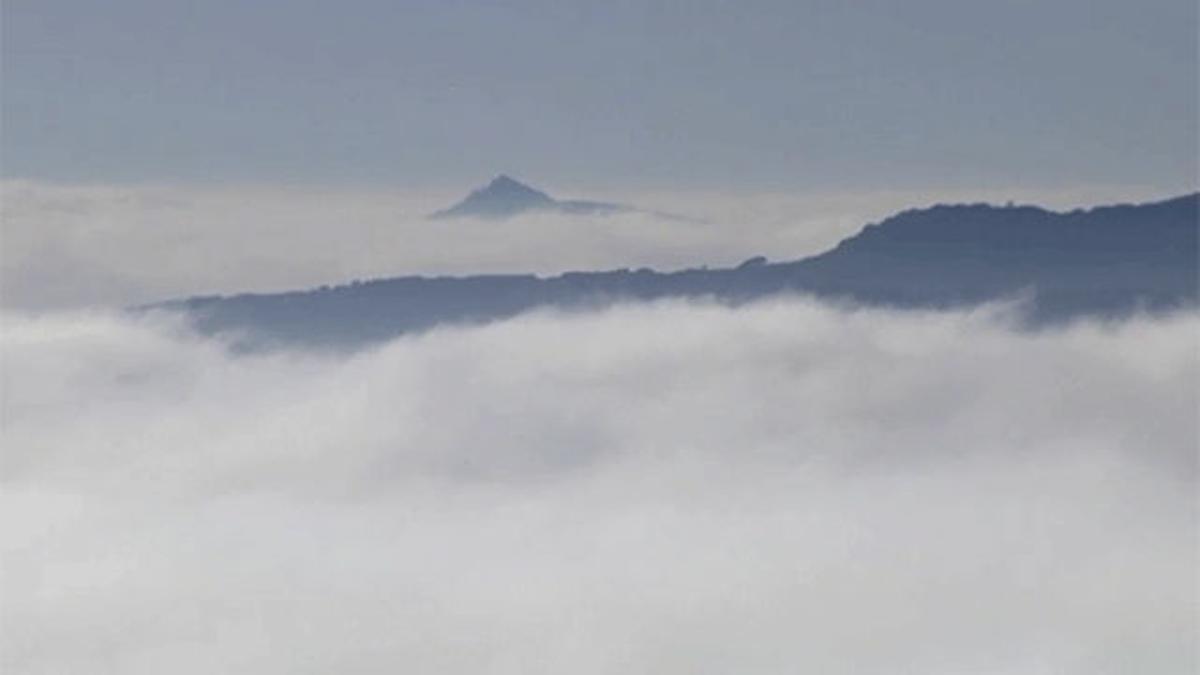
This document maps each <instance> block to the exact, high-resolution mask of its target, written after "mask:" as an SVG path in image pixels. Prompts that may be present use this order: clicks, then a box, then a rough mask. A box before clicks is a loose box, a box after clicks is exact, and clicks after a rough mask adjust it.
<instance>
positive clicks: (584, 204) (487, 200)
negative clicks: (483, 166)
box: [429, 174, 634, 220]
mask: <svg viewBox="0 0 1200 675" xmlns="http://www.w3.org/2000/svg"><path fill="white" fill-rule="evenodd" d="M633 210H634V209H631V208H630V207H628V206H623V205H621V204H609V203H607V202H589V201H584V200H581V199H566V200H559V199H555V198H553V197H551V196H550V195H548V194H546V193H545V192H542V191H541V190H538V189H537V188H532V187H530V186H528V185H526V184H524V183H522V182H521V181H519V180H516V179H514V178H511V177H509V176H507V175H505V174H500V175H499V176H496V177H495V178H493V179H492V182H490V183H488V184H487V185H485V186H484V187H481V188H479V189H478V190H474V191H473V192H471V194H469V195H467V197H466V199H464V200H462V201H461V202H459V203H457V204H455V205H454V206H451V207H450V208H448V209H445V210H442V211H438V212H437V213H434V214H431V215H430V216H429V217H430V218H439V219H440V218H487V219H491V220H500V219H503V218H509V217H512V216H516V215H519V214H522V213H526V212H529V211H556V212H558V213H569V214H572V215H584V216H586V215H606V214H612V213H627V212H629V211H633Z"/></svg>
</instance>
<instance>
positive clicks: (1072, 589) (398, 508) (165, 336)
mask: <svg viewBox="0 0 1200 675" xmlns="http://www.w3.org/2000/svg"><path fill="white" fill-rule="evenodd" d="M1006 311H1007V310H1006V309H1005V308H988V309H984V310H980V311H977V312H960V313H948V314H933V313H891V312H886V311H851V310H846V309H835V308H831V307H828V306H824V305H821V304H817V303H814V302H810V301H807V300H804V299H792V300H786V301H783V300H781V301H775V302H766V303H760V304H756V305H752V306H748V307H744V308H741V309H729V308H725V307H720V306H716V305H708V304H697V303H660V304H654V305H643V306H628V307H618V308H614V309H610V310H606V311H599V312H593V313H579V314H555V313H539V314H532V315H526V316H522V317H518V318H516V319H513V320H509V321H505V322H502V323H496V324H492V325H488V326H483V327H472V328H446V329H441V330H436V331H433V332H431V333H428V334H425V335H420V336H414V337H405V338H402V339H398V340H395V341H394V342H391V343H389V344H387V345H384V346H382V347H379V348H377V349H373V350H370V351H365V352H360V353H358V354H355V355H352V356H342V357H333V356H328V355H325V356H315V355H306V354H300V353H271V354H260V355H252V356H246V355H240V356H239V355H233V354H231V353H230V352H228V351H227V350H225V349H224V348H223V347H222V345H220V344H218V343H216V342H213V341H210V340H206V339H202V338H199V337H197V336H193V335H189V334H188V333H187V332H186V331H185V330H183V329H182V328H180V327H179V325H177V324H174V323H171V322H170V321H168V320H164V319H162V318H159V319H155V320H147V321H143V322H135V321H130V320H127V319H122V318H118V317H116V316H113V315H106V314H51V315H41V316H37V317H31V316H22V315H15V314H8V315H6V316H5V318H4V327H3V342H2V352H0V353H2V356H3V364H2V365H3V401H2V406H3V409H2V412H3V447H4V450H3V455H2V457H3V491H2V493H0V514H3V515H2V517H3V534H2V544H3V561H2V562H3V567H2V569H3V577H2V590H3V602H2V612H3V627H2V630H0V637H2V644H0V655H2V659H3V661H2V665H3V670H4V671H5V672H12V673H30V674H33V673H37V674H41V673H67V672H71V673H81V672H87V673H147V674H151V673H153V674H155V675H158V674H160V673H198V674H199V673H204V674H206V675H207V674H208V673H255V674H262V673H280V674H283V673H309V672H310V673H330V672H342V673H368V672H371V673H373V672H378V673H384V672H386V673H397V672H406V673H439V674H454V673H464V674H465V673H472V674H474V673H513V674H517V673H521V674H527V673H647V674H650V673H654V674H665V673H680V674H684V673H686V674H692V673H734V672H736V673H795V672H812V673H828V674H837V673H847V674H848V673H856V674H864V673H867V674H871V673H878V674H881V675H882V674H885V673H897V672H911V673H921V674H941V673H944V674H946V675H950V674H959V673H967V672H969V673H1079V674H1081V675H1082V674H1088V675H1093V674H1097V673H1135V672H1136V673H1192V672H1194V671H1195V668H1196V666H1197V647H1196V635H1197V620H1196V608H1197V605H1196V597H1197V596H1196V591H1197V588H1196V575H1195V569H1196V564H1197V551H1196V543H1197V542H1196V526H1197V521H1196V487H1197V482H1196V451H1197V421H1196V412H1197V387H1196V382H1197V378H1198V377H1200V358H1198V353H1197V342H1196V339H1197V334H1198V331H1200V317H1197V316H1196V315H1191V314H1189V315H1182V316H1176V317H1165V318H1161V317H1160V318H1153V319H1151V318H1142V319H1135V320H1131V321H1127V322H1123V323H1119V324H1110V325H1093V324H1079V325H1075V326H1072V327H1067V328H1062V329H1056V330H1051V331H1043V332H1035V333H1028V332H1020V331H1017V330H1015V329H1013V328H1011V327H1010V325H1009V323H1008V321H1007V319H1006Z"/></svg>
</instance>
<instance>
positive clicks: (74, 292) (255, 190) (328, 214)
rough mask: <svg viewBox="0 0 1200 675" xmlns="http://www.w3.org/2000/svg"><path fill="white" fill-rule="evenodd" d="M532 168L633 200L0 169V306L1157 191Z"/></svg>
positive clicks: (513, 262)
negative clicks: (573, 209)
mask: <svg viewBox="0 0 1200 675" xmlns="http://www.w3.org/2000/svg"><path fill="white" fill-rule="evenodd" d="M483 180H484V179H483V178H482V177H481V182H482V181H483ZM533 182H534V183H535V184H537V185H538V186H540V187H546V188H547V189H549V190H550V191H551V192H552V193H553V194H555V195H560V196H564V197H587V198H596V199H605V200H609V201H614V202H622V203H627V204H633V205H636V206H639V207H642V208H644V209H646V211H647V212H642V213H627V214H621V215H614V216H607V217H586V216H585V217H580V216H575V217H570V216H563V215H555V214H540V215H533V216H528V217H521V218H515V219H512V220H507V221H474V220H459V221H430V220H427V219H426V217H425V216H426V215H427V214H429V213H431V212H433V211H435V210H437V209H440V208H443V207H445V206H448V205H449V204H452V203H454V202H455V201H457V200H458V199H459V198H461V197H462V195H463V194H464V193H465V192H466V186H462V187H460V188H457V189H454V190H440V191H438V190H404V189H401V188H383V187H377V188H357V189H350V188H338V189H335V188H320V187H280V186H258V187H253V186H221V185H208V186H202V185H70V184H67V185H59V184H51V183H44V182H37V181H18V180H9V181H3V182H0V210H2V216H3V217H2V219H0V220H2V223H0V305H2V306H3V307H6V308H10V309H12V308H16V309H24V310H32V309H46V308H59V309H62V308H80V307H91V306H114V305H115V306H122V305H132V304H138V303H147V302H155V301H160V300H164V299H170V298H176V297H182V296H190V295H198V294H209V293H237V292H245V291H280V290H292V289H297V288H309V287H314V286H319V285H322V284H336V283H342V282H349V281H351V280H354V279H367V278H377V277H387V276H396V275H404V274H480V273H487V272H519V273H530V272H531V273H538V274H554V273H559V272H563V271H568V270H595V269H613V268H621V267H631V268H635V267H643V266H647V267H654V268H657V269H677V268H683V267H695V266H700V265H711V266H718V265H735V264H737V263H739V262H741V261H742V260H745V259H746V258H749V257H752V256H757V255H767V256H769V257H771V258H772V259H775V260H787V259H793V258H800V257H804V256H807V255H812V254H815V253H819V252H821V251H823V250H825V249H827V248H830V247H832V246H833V245H834V244H836V243H837V242H838V241H839V240H841V239H842V238H844V237H846V236H849V235H851V234H854V233H855V232H857V231H858V230H859V229H861V228H862V226H863V225H865V224H866V223H867V222H871V221H877V220H879V219H882V218H884V217H886V216H888V215H890V214H892V213H894V212H896V211H899V210H901V209H905V208H910V207H914V206H924V205H928V204H930V203H933V202H937V201H951V202H964V201H966V202H970V201H980V200H991V201H995V202H998V203H1003V202H1005V201H1008V200H1018V201H1031V202H1035V203H1039V204H1044V205H1047V206H1052V207H1063V208H1067V207H1074V206H1079V205H1090V204H1095V203H1098V202H1108V201H1112V200H1118V199H1135V200H1136V199H1150V198H1162V197H1165V196H1169V195H1163V194H1161V193H1158V192H1155V191H1153V190H1148V189H1146V188H1137V187H1113V186H1107V187H1099V186H1093V187H1090V188H1089V187H1081V188H1070V189H1066V188H1063V189H1056V190H1047V189H1042V190H1030V189H1008V190H1002V189H993V190H990V191H978V190H976V191H968V190H937V189H927V190H921V191H912V190H910V191H902V190H895V191H874V192H843V193H836V192H824V193H814V192H809V193H804V192H790V193H719V192H703V191H699V192H653V191H642V192H634V193H630V192H621V191H616V192H613V191H608V192H606V191H595V190H587V189H572V188H571V186H560V185H555V184H549V185H546V184H544V183H543V182H542V181H538V180H535V181H533ZM655 211H661V212H669V213H674V214H679V215H682V216H686V217H689V218H692V219H693V220H679V219H669V218H663V217H661V216H659V215H654V214H653V213H651V212H655Z"/></svg>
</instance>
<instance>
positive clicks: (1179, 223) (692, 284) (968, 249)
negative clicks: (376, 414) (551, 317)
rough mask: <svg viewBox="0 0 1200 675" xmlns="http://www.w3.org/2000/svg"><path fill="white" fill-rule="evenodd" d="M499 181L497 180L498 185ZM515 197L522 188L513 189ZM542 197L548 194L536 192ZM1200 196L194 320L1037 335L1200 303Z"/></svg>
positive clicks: (317, 333) (236, 324) (1005, 214)
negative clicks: (687, 307) (558, 315)
mask: <svg viewBox="0 0 1200 675" xmlns="http://www.w3.org/2000/svg"><path fill="white" fill-rule="evenodd" d="M498 180H499V179H498ZM513 182H514V183H515V181H513ZM539 194H540V193H539ZM1198 202H1200V196H1198V195H1197V194H1191V195H1187V196H1183V197H1179V198H1176V199H1170V200H1167V201H1162V202H1155V203H1149V204H1140V205H1117V206H1106V207H1100V208H1093V209H1088V210H1076V211H1070V212H1067V213H1055V212H1052V211H1047V210H1044V209H1041V208H1037V207H1032V206H1015V207H1012V206H1010V207H994V206H988V205H986V204H971V205H953V206H952V205H937V206H934V207H931V208H927V209H921V210H909V211H904V212H902V213H899V214H897V215H895V216H893V217H891V218H888V219H886V220H884V221H882V222H880V223H878V224H874V225H868V226H867V227H865V228H863V230H862V231H860V232H859V233H858V234H856V235H855V236H853V237H850V238H848V239H846V240H844V241H842V242H841V243H840V244H838V245H837V246H836V247H835V248H833V249H832V250H830V251H827V252H825V253H822V254H820V255H817V256H814V257H811V258H806V259H803V260H796V261H791V262H782V263H769V262H767V260H766V259H765V258H762V257H756V258H751V259H750V260H747V261H746V262H744V263H742V264H741V265H739V266H738V267H736V268H730V269H706V268H702V269H687V270H681V271H676V272H656V271H653V270H648V269H639V270H636V271H630V270H628V269H620V270H611V271H605V272H569V273H566V274H562V275H560V276H556V277H551V278H539V277H536V276H532V275H488V276H471V277H434V278H427V277H400V278H395V279H384V280H378V281H369V282H355V283H352V284H349V285H346V286H338V287H334V288H327V287H323V288H320V289H317V290H311V291H296V292H291V293H278V294H262V295H256V294H244V295H236V296H232V297H215V296H214V297H198V298H191V299H187V300H179V301H174V302H168V303H164V304H162V305H157V306H156V307H160V308H168V309H176V310H184V311H186V312H187V314H188V316H189V317H190V319H191V320H192V321H193V323H194V325H195V326H196V327H197V328H198V329H200V330H201V331H203V332H205V333H209V334H226V335H232V336H238V339H240V340H242V341H243V344H245V345H251V346H263V345H271V344H285V345H297V346H306V347H327V348H354V347H358V346H361V345H364V344H369V343H372V342H377V341H381V340H386V339H388V338H390V337H393V336H396V335H400V334H403V333H408V332H413V331H419V330H424V329H428V328H430V327H433V326H436V325H439V324H461V323H478V322H485V321H492V320H496V319H502V318H505V317H510V316H513V315H515V314H518V313H520V312H523V311H526V310H530V309H534V308H538V307H558V308H576V307H591V306H597V305H604V304H608V303H613V302H620V301H631V300H654V299H659V298H670V297H700V296H703V297H711V298H716V299H718V300H721V301H724V302H730V303H741V302H746V301H750V300H754V299H757V298H762V297H766V296H770V295H775V294H779V293H805V294H811V295H816V296H819V297H825V298H833V299H837V300H839V301H848V302H854V303H863V304H868V305H878V306H887V307H898V308H952V307H962V306H969V305H974V304H978V303H982V302H986V301H989V300H995V299H999V298H1005V297H1009V296H1014V295H1018V294H1020V295H1029V296H1032V305H1031V314H1030V317H1029V319H1030V321H1031V322H1033V323H1035V324H1041V323H1046V322H1057V321H1063V320H1068V319H1072V318H1076V317H1105V318H1107V317H1117V316H1123V315H1127V314H1129V313H1131V312H1135V311H1170V310H1175V309H1180V308H1194V307H1196V304H1197V274H1198V271H1197V250H1198V247H1200V242H1198V237H1197V233H1198V230H1200V226H1198V224H1197V204H1198Z"/></svg>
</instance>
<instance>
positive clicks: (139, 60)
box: [0, 0, 1198, 192]
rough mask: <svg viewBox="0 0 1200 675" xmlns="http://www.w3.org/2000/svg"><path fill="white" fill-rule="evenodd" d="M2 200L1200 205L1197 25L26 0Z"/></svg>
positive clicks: (1002, 16) (1079, 13) (853, 5)
mask: <svg viewBox="0 0 1200 675" xmlns="http://www.w3.org/2000/svg"><path fill="white" fill-rule="evenodd" d="M3 8H4V10H3V61H2V63H3V77H4V80H3V82H4V84H3V133H2V136H0V140H2V149H3V158H2V159H3V162H2V169H3V174H4V176H5V177H8V178H33V179H44V180H54V181H82V182H118V183H119V182H163V181H166V182H184V183H187V182H213V181H215V182H222V183H242V182H255V183H316V184H363V185H379V184H384V185H405V186H414V187H422V186H443V187H444V186H450V185H469V184H474V183H477V182H479V181H480V180H482V179H485V178H487V177H488V176H490V175H491V174H494V173H498V172H502V171H503V172H510V173H513V174H514V175H517V176H522V177H527V178H529V179H531V180H532V181H533V182H535V183H536V182H539V178H542V179H545V178H546V177H553V178H554V181H556V182H558V183H559V184H562V183H566V184H572V185H580V186H586V185H595V186H597V187H604V188H615V189H621V188H630V187H635V186H638V187H663V188H699V189H713V188H721V189H724V188H729V189H744V188H765V189H798V188H809V189H863V188H877V187H909V188H911V187H918V188H919V187H922V186H934V185H936V186H948V185H951V186H966V187H981V186H997V185H998V186H1019V185H1024V186H1029V185H1038V186H1053V185H1086V184H1137V185H1152V186H1157V187H1161V188H1162V189H1163V191H1164V192H1171V191H1175V190H1184V189H1190V188H1191V187H1193V186H1194V185H1195V183H1196V153H1197V142H1198V136H1197V128H1196V116H1197V51H1196V50H1197V44H1196V30H1197V16H1196V14H1197V10H1196V3H1195V1H1194V0H1142V1H1138V2H1133V1H1130V0H1040V1H1034V0H989V1H986V2H983V1H978V2H969V1H964V0H909V1H906V2H896V1H887V2H883V1H874V0H866V1H864V0H856V1H854V2H848V1H844V0H839V1H833V0H830V1H819V0H791V1H785V2H768V1H760V2H754V1H743V2H714V1H691V2H567V1H559V2H498V1H495V2H455V1H451V0H437V1H430V2H415V1H410V2H397V1H388V2H382V1H374V0H367V1H357V2H332V1H325V2H313V1H308V0H289V1H288V2H265V1H264V2H247V1H245V0H206V1H203V2H180V1H176V2H165V1H163V0H108V1H106V2H94V1H92V0H86V1H85V0H79V1H67V0H57V1H56V0H5V2H4V4H3Z"/></svg>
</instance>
